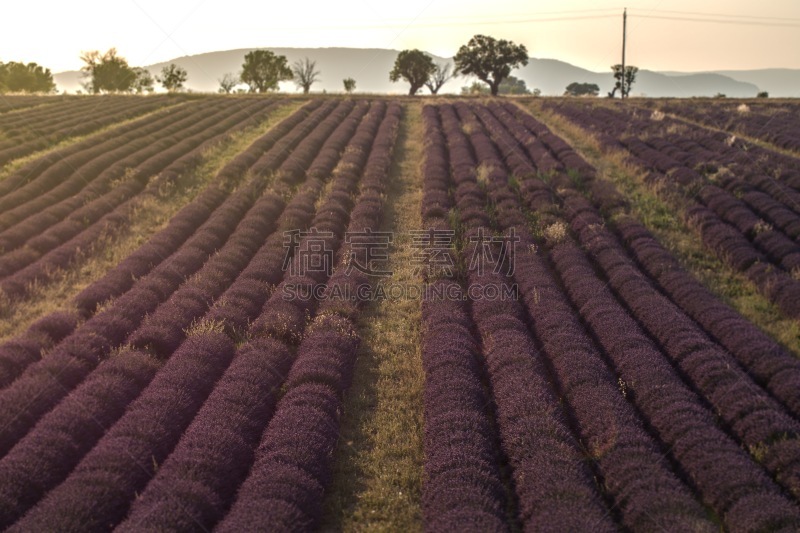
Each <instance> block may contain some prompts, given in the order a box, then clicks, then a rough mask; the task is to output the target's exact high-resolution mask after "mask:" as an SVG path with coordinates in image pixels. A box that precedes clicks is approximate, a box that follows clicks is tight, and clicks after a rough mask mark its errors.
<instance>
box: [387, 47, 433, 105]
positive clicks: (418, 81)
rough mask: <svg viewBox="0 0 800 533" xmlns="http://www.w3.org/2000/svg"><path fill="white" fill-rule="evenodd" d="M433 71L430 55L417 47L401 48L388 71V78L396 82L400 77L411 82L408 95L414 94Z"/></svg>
mask: <svg viewBox="0 0 800 533" xmlns="http://www.w3.org/2000/svg"><path fill="white" fill-rule="evenodd" d="M434 72H436V64H435V63H434V62H433V59H432V58H431V56H429V55H428V54H426V53H425V52H421V51H419V50H417V49H414V50H403V51H402V52H400V53H399V54H397V59H395V61H394V68H392V71H391V72H390V73H389V80H391V81H393V82H397V81H399V80H400V79H401V78H402V79H404V80H406V81H407V82H408V83H410V84H411V87H410V88H409V89H408V95H409V96H414V95H415V94H417V91H418V90H420V89H421V88H422V86H423V85H425V83H426V82H427V81H428V80H429V79H430V77H431V75H432V74H433V73H434Z"/></svg>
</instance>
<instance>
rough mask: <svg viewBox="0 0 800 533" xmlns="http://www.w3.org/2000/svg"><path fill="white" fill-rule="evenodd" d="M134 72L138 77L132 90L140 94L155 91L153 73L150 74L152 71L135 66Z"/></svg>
mask: <svg viewBox="0 0 800 533" xmlns="http://www.w3.org/2000/svg"><path fill="white" fill-rule="evenodd" d="M133 72H134V74H135V75H136V79H135V80H134V82H133V86H132V87H131V90H132V91H133V92H135V93H138V94H142V93H144V92H148V93H151V92H153V75H152V74H150V71H149V70H147V69H145V68H141V67H134V68H133Z"/></svg>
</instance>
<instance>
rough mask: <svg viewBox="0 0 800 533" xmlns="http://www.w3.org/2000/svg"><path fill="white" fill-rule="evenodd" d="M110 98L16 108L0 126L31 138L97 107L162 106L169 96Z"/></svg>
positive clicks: (0, 120)
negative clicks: (21, 109) (159, 104)
mask: <svg viewBox="0 0 800 533" xmlns="http://www.w3.org/2000/svg"><path fill="white" fill-rule="evenodd" d="M107 96H109V98H106V97H104V96H101V97H100V98H98V99H97V100H93V99H92V98H74V99H70V100H62V101H61V102H59V103H58V105H54V106H50V107H49V109H48V106H38V107H34V108H31V109H27V110H25V111H21V112H20V111H17V112H16V113H9V114H4V115H2V116H1V117H0V127H2V128H3V131H5V132H7V133H6V136H7V137H8V138H11V137H17V138H21V137H26V136H28V137H30V136H37V134H38V135H46V134H47V132H48V128H50V129H54V130H57V129H60V128H61V126H59V125H58V124H59V123H61V122H64V121H67V120H70V119H74V118H75V117H76V116H77V117H83V118H84V120H85V119H86V118H85V117H86V111H94V110H98V111H100V112H105V113H110V112H113V111H115V110H119V109H125V108H131V107H136V106H139V105H147V104H151V105H152V104H154V103H157V102H159V101H160V102H161V103H162V105H163V104H165V103H168V102H169V96H168V95H153V96H154V98H153V99H152V100H153V101H152V102H150V99H149V98H148V99H145V98H136V97H130V96H128V97H127V98H126V97H125V96H122V95H107ZM180 99H181V97H180V96H179V99H176V100H173V101H174V102H175V103H178V102H180Z"/></svg>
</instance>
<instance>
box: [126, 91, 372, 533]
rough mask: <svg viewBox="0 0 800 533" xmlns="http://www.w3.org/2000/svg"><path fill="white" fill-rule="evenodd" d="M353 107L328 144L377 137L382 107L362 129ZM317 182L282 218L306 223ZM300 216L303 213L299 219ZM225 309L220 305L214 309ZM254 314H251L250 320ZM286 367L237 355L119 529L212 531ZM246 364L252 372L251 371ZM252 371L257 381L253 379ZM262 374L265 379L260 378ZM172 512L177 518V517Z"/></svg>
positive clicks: (259, 351) (269, 356) (258, 350)
mask: <svg viewBox="0 0 800 533" xmlns="http://www.w3.org/2000/svg"><path fill="white" fill-rule="evenodd" d="M356 107H357V112H355V113H353V114H352V115H351V116H350V117H348V119H347V120H345V121H343V122H342V123H341V125H340V127H339V128H338V129H337V131H336V132H335V133H334V135H333V136H332V139H333V138H334V137H335V138H337V139H334V143H333V144H337V143H339V142H341V140H345V141H346V140H347V138H348V137H351V136H352V134H353V132H354V130H355V129H356V126H359V128H358V130H357V131H358V133H357V134H356V136H355V137H353V138H352V140H351V144H349V146H350V147H355V146H357V145H355V144H353V142H355V141H356V139H357V138H358V139H361V140H366V141H367V142H369V140H370V138H371V137H372V136H374V132H375V124H374V123H375V118H376V117H377V119H378V121H379V120H380V117H381V116H382V109H381V105H378V106H376V107H375V108H373V109H372V110H371V111H370V113H369V114H368V115H367V117H366V118H364V120H363V121H361V124H360V125H359V124H358V122H359V121H358V117H359V116H363V114H364V111H365V110H366V107H367V106H366V105H365V104H359V105H358V106H356ZM364 134H366V136H365V135H364ZM326 159H327V158H326V157H325V156H324V155H322V154H320V156H318V157H317V160H318V161H317V163H321V164H325V165H327V166H329V168H332V166H333V164H335V161H333V162H331V161H326ZM312 168H317V169H318V170H319V171H321V170H322V169H321V168H320V167H319V165H312ZM315 181H318V180H317V179H316V178H309V180H308V182H307V183H306V184H305V185H304V186H303V192H311V191H312V190H313V191H314V192H315V193H316V194H303V192H301V194H298V195H297V196H296V197H295V199H294V200H293V202H292V205H290V206H289V208H287V211H289V210H290V209H291V208H294V209H293V211H294V215H293V217H292V218H294V220H295V221H296V222H298V223H300V224H301V227H302V226H305V225H307V224H308V223H309V222H310V218H311V215H313V212H314V200H315V198H316V196H317V195H318V194H319V192H320V191H321V188H322V182H321V181H320V182H319V183H318V184H317V185H316V186H314V185H313V183H314V182H315ZM334 183H335V180H334ZM334 194H335V187H334V191H330V192H329V193H328V195H329V198H328V199H330V197H331V196H332V195H334ZM325 205H330V202H328V201H326V202H325V203H324V204H323V206H322V207H321V208H320V210H319V212H318V217H317V218H315V220H314V223H315V224H316V222H318V221H319V217H320V216H323V217H324V211H325ZM301 210H303V211H305V213H306V214H305V215H301ZM262 250H263V249H262ZM256 260H257V258H256V259H254V261H256ZM273 266H274V268H275V270H276V271H278V272H276V273H273V274H272V276H276V275H277V273H279V271H280V262H278V263H277V264H274V265H273ZM244 275H245V273H242V276H244ZM242 276H240V278H241V277H242ZM227 305H228V304H227V302H225V303H224V304H223V305H221V306H219V307H216V308H221V307H227ZM251 308H252V307H251ZM257 313H258V310H257V309H256V310H255V312H254V313H252V314H251V316H250V318H251V319H252V318H253V317H254V316H255V315H256V314H257ZM213 316H214V313H213V309H212V312H210V313H208V314H207V315H206V317H205V320H207V321H208V320H211V319H212V317H213ZM291 360H292V357H291V355H290V351H289V347H288V346H286V345H285V344H284V343H282V342H280V341H277V340H273V339H254V340H251V341H250V342H248V343H246V344H245V345H244V346H243V347H242V348H240V349H239V351H238V353H237V356H236V358H235V359H234V364H233V365H232V366H231V368H230V369H229V370H228V371H226V373H225V374H224V375H223V377H222V378H221V380H220V382H219V384H218V386H217V387H216V388H215V391H214V393H213V395H212V396H211V397H210V398H209V399H208V401H206V403H205V404H204V406H203V409H202V410H201V411H200V412H199V413H198V415H197V417H196V418H195V420H194V422H193V423H192V425H191V426H190V427H189V428H188V429H187V430H186V432H185V434H184V435H183V437H182V438H181V441H180V442H178V444H177V446H176V448H175V450H174V452H173V453H172V454H171V455H170V456H169V458H168V459H167V460H166V462H165V463H164V465H163V466H162V467H161V468H160V469H159V472H158V476H157V477H156V478H155V479H154V480H153V481H152V482H151V484H150V485H148V487H147V488H146V489H145V491H144V492H143V493H142V496H141V497H140V498H139V499H137V501H136V502H135V504H134V506H133V507H132V509H131V511H130V515H129V519H128V520H127V521H126V523H125V524H124V525H123V528H129V529H130V528H133V529H140V528H141V527H155V528H158V529H162V528H164V527H167V526H168V525H170V524H171V525H173V526H174V527H177V524H181V525H180V526H179V528H180V529H184V528H190V529H200V530H208V529H209V528H210V527H212V526H213V524H214V523H216V522H217V521H218V520H219V519H220V518H221V517H222V515H223V513H224V511H225V510H226V509H227V508H228V506H229V505H230V502H231V501H232V499H233V497H234V495H235V494H234V493H235V490H236V488H237V487H238V485H239V483H241V481H242V480H243V479H244V477H245V475H246V474H247V470H248V468H249V466H250V464H251V462H252V453H253V451H254V449H255V447H256V446H257V443H258V438H259V436H260V435H261V432H262V431H263V427H264V426H265V425H266V423H267V421H268V420H269V418H270V416H271V414H272V410H273V408H274V404H275V400H276V394H277V388H278V387H279V386H280V384H281V382H282V381H283V379H284V377H285V375H286V373H287V372H288V369H289V365H290V364H291ZM265 363H267V364H265ZM250 365H256V367H255V368H250ZM254 372H255V373H256V375H255V376H254V375H252V374H253V373H254ZM259 375H260V376H262V379H257V376H259ZM243 387H244V388H245V389H246V390H247V389H255V390H254V394H252V395H250V394H248V395H243V394H242V388H243ZM233 413H238V416H232V415H233ZM211 427H213V428H215V431H214V433H213V437H209V428H211ZM229 446H230V447H235V448H237V449H239V450H241V454H238V455H230V454H227V453H226V454H225V456H224V457H223V456H220V454H219V453H218V450H220V449H228V447H229ZM198 455H200V456H201V457H202V458H203V459H201V462H200V463H198V461H197V456H198ZM175 486H183V487H184V488H185V490H186V491H187V492H184V493H181V494H179V495H175V494H173V490H174V489H173V487H175ZM168 494H170V495H168ZM176 508H178V509H180V510H181V512H180V513H177V514H176V513H175V509H176Z"/></svg>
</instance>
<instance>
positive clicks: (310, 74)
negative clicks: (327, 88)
mask: <svg viewBox="0 0 800 533" xmlns="http://www.w3.org/2000/svg"><path fill="white" fill-rule="evenodd" d="M292 72H293V73H294V83H295V84H296V85H297V86H298V87H300V88H302V89H303V94H308V92H309V91H310V90H311V86H312V85H314V83H316V82H318V81H319V77H318V76H319V74H320V72H319V71H318V70H317V62H316V61H311V60H310V59H309V58H307V57H306V58H303V59H298V60H297V61H295V62H294V63H293V64H292Z"/></svg>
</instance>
